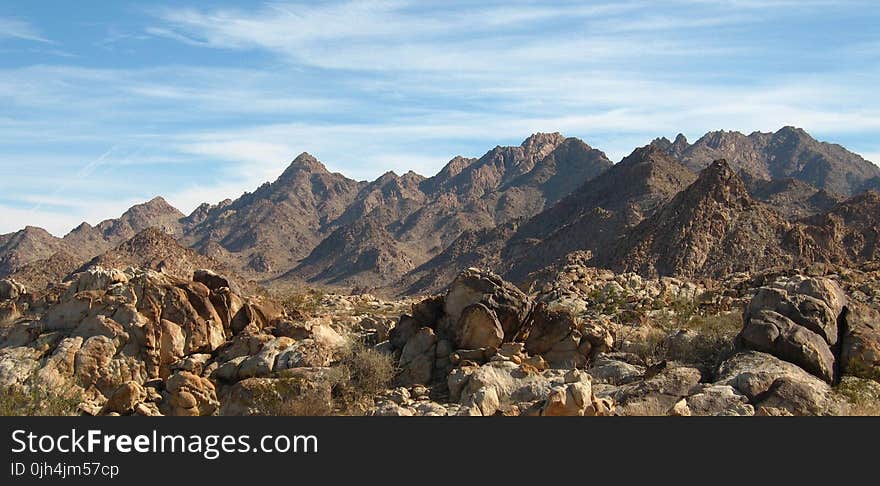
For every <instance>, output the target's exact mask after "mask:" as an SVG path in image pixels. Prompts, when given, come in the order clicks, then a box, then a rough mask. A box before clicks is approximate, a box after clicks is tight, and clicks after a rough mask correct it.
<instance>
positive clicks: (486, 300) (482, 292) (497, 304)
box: [443, 268, 532, 341]
mask: <svg viewBox="0 0 880 486" xmlns="http://www.w3.org/2000/svg"><path fill="white" fill-rule="evenodd" d="M477 303H482V304H483V305H485V306H486V307H487V308H489V309H491V310H492V311H494V312H495V315H496V317H497V318H498V322H499V323H500V325H501V329H502V331H503V332H504V338H505V339H506V340H508V341H513V340H514V339H513V338H514V336H515V335H516V334H517V333H519V331H520V328H521V327H522V325H523V323H524V321H525V318H526V316H527V315H528V313H529V310H530V309H531V305H532V302H531V299H530V298H529V297H528V296H527V295H526V294H525V293H523V292H522V291H521V290H519V289H518V288H516V286H515V285H513V284H511V283H509V282H505V281H504V280H503V279H501V277H499V276H498V275H495V274H494V273H492V272H483V271H480V270H477V269H474V268H469V269H467V270H464V271H463V272H461V273H459V274H458V276H456V278H455V280H454V281H453V282H452V284H450V286H449V290H448V291H447V293H446V296H445V298H444V300H443V312H444V314H445V316H446V318H447V319H448V320H449V323H451V324H455V323H457V322H458V321H459V319H460V318H461V314H462V312H463V311H464V309H465V308H467V307H469V306H471V305H474V304H477Z"/></svg>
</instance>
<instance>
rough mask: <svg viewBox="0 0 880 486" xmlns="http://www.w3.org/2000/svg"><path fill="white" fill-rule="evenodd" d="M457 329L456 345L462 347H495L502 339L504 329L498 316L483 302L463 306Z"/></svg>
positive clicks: (499, 344)
mask: <svg viewBox="0 0 880 486" xmlns="http://www.w3.org/2000/svg"><path fill="white" fill-rule="evenodd" d="M458 329H459V336H458V346H459V347H460V348H462V349H479V348H497V347H499V346H501V343H502V341H503V340H504V330H503V329H502V328H501V323H500V322H498V317H497V316H496V315H495V312H493V311H492V310H490V309H489V308H488V307H486V306H485V305H483V304H472V305H470V306H468V307H465V308H464V310H462V312H461V317H460V318H459V322H458Z"/></svg>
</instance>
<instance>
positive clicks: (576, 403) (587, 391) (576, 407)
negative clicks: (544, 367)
mask: <svg viewBox="0 0 880 486" xmlns="http://www.w3.org/2000/svg"><path fill="white" fill-rule="evenodd" d="M592 405H593V393H592V389H591V387H590V382H589V381H578V382H576V383H569V384H566V385H561V386H555V387H553V388H552V389H551V390H550V393H549V394H548V396H547V399H546V402H545V403H544V407H543V408H542V409H541V415H543V416H549V417H554V416H556V417H577V416H583V415H585V414H587V409H588V408H590V407H592ZM590 415H595V413H591V414H590Z"/></svg>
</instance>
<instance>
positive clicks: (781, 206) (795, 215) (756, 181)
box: [739, 170, 844, 219]
mask: <svg viewBox="0 0 880 486" xmlns="http://www.w3.org/2000/svg"><path fill="white" fill-rule="evenodd" d="M739 176H740V178H741V179H742V181H743V183H744V184H745V185H746V188H747V189H748V191H749V194H750V195H751V196H752V197H753V198H755V199H757V200H759V201H762V202H765V203H767V204H768V205H769V206H770V207H772V208H773V209H774V210H776V211H777V212H779V213H780V214H782V215H783V216H785V217H786V218H788V219H799V218H804V217H807V216H812V215H814V214H820V213H824V212H826V211H828V210H830V209H831V208H833V207H834V206H836V205H837V204H839V203H840V202H841V201H843V200H844V198H843V197H842V196H839V195H837V194H832V193H830V192H828V191H826V190H825V189H816V188H815V187H813V186H811V185H809V184H807V183H806V182H803V181H799V180H797V179H793V178H790V177H789V178H785V179H776V180H767V179H761V178H759V177H755V176H753V175H751V174H749V173H748V172H746V171H744V170H740V171H739Z"/></svg>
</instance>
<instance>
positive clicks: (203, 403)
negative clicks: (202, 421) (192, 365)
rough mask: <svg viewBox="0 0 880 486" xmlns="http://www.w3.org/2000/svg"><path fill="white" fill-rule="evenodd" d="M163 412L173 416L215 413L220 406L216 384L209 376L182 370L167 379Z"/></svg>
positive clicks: (162, 405)
mask: <svg viewBox="0 0 880 486" xmlns="http://www.w3.org/2000/svg"><path fill="white" fill-rule="evenodd" d="M165 390H166V395H165V398H164V400H163V401H162V404H161V408H162V413H164V414H165V415H172V416H197V415H213V414H214V412H215V411H217V409H218V408H219V407H220V402H219V401H218V400H217V392H216V390H215V389H214V384H213V383H211V381H210V380H208V379H207V378H203V377H201V376H198V375H195V374H193V373H190V372H188V371H180V372H178V373H175V374H174V375H171V376H170V377H169V378H168V379H167V380H166V381H165Z"/></svg>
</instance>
